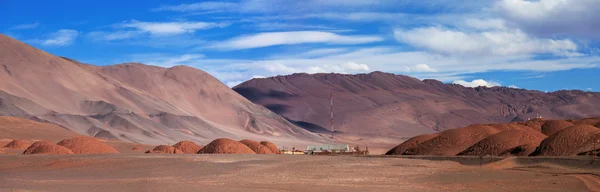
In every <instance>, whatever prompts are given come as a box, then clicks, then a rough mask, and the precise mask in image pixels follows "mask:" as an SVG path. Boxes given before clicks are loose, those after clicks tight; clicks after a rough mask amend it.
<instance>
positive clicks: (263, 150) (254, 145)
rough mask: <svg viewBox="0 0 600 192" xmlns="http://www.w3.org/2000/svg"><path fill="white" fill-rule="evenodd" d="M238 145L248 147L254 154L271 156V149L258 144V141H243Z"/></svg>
mask: <svg viewBox="0 0 600 192" xmlns="http://www.w3.org/2000/svg"><path fill="white" fill-rule="evenodd" d="M240 143H242V144H244V145H246V146H248V147H249V148H250V149H252V151H254V152H255V153H256V154H273V151H272V150H271V149H269V148H267V147H266V146H264V145H262V144H260V143H259V142H258V141H253V140H249V139H244V140H241V141H240Z"/></svg>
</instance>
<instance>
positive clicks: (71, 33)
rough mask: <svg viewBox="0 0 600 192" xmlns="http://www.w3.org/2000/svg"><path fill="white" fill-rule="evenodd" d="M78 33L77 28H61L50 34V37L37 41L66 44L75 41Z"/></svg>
mask: <svg viewBox="0 0 600 192" xmlns="http://www.w3.org/2000/svg"><path fill="white" fill-rule="evenodd" d="M78 35H79V32H77V31H76V30H71V29H61V30H58V31H56V32H54V33H52V34H50V36H49V38H48V39H45V40H35V41H36V42H39V43H40V44H42V45H46V46H65V45H69V44H71V43H73V41H75V39H76V38H77V36H78Z"/></svg>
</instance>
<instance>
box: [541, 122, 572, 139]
mask: <svg viewBox="0 0 600 192" xmlns="http://www.w3.org/2000/svg"><path fill="white" fill-rule="evenodd" d="M570 126H573V123H571V122H568V121H562V120H550V121H546V122H545V123H544V124H543V125H542V133H544V134H545V135H548V136H550V135H552V134H554V133H556V132H558V131H560V130H562V129H564V128H567V127H570Z"/></svg>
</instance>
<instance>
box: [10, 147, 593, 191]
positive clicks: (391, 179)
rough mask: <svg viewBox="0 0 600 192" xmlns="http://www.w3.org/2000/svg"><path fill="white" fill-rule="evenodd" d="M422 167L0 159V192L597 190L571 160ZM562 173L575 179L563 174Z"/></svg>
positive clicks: (118, 157)
mask: <svg viewBox="0 0 600 192" xmlns="http://www.w3.org/2000/svg"><path fill="white" fill-rule="evenodd" d="M430 159H431V160H423V159H408V158H379V157H374V158H366V157H339V156H338V157H324V156H322V157H319V156H304V155H298V156H290V155H148V154H114V155H67V156H45V155H31V156H25V155H1V156H0V191H346V192H348V191H420V192H426V191H588V188H589V189H590V190H592V191H594V190H597V189H598V179H597V178H595V177H594V176H591V175H585V174H584V173H586V172H590V173H591V172H597V171H598V170H600V168H599V167H600V164H592V165H586V167H584V168H576V166H579V165H583V164H584V163H581V162H580V161H579V160H573V161H571V160H568V159H567V160H561V161H560V162H558V163H557V164H547V163H545V162H544V161H545V160H544V159H534V160H526V161H521V160H519V159H517V160H515V161H513V160H510V163H506V161H508V160H505V162H499V163H497V165H498V166H495V165H494V163H491V164H488V165H485V166H479V165H478V159H477V158H457V159H455V160H456V161H448V160H447V159H446V160H444V159H435V158H430ZM534 161H538V162H540V163H533V162H534ZM563 161H564V162H563ZM459 162H460V163H459ZM561 162H562V163H561ZM577 162H579V165H577V164H578V163H577ZM511 164H514V165H511ZM571 164H572V165H571ZM567 172H568V173H577V174H576V175H573V174H564V173H567ZM586 185H587V186H586Z"/></svg>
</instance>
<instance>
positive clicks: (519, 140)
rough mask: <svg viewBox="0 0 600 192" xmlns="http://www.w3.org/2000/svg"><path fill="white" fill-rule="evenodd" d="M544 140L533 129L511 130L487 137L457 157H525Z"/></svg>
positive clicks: (544, 136) (540, 134)
mask: <svg viewBox="0 0 600 192" xmlns="http://www.w3.org/2000/svg"><path fill="white" fill-rule="evenodd" d="M545 138H546V135H544V134H542V133H540V132H537V131H535V130H533V129H531V130H525V129H513V130H507V131H503V132H500V133H497V134H495V135H492V136H489V137H487V138H485V139H483V140H481V141H479V142H477V143H476V144H475V145H473V146H471V147H469V148H468V149H466V150H464V151H463V152H461V153H459V154H458V155H477V156H480V155H493V156H497V155H517V156H527V155H529V154H531V153H533V152H534V151H535V149H536V147H537V146H538V145H539V144H540V142H542V140H544V139H545Z"/></svg>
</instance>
